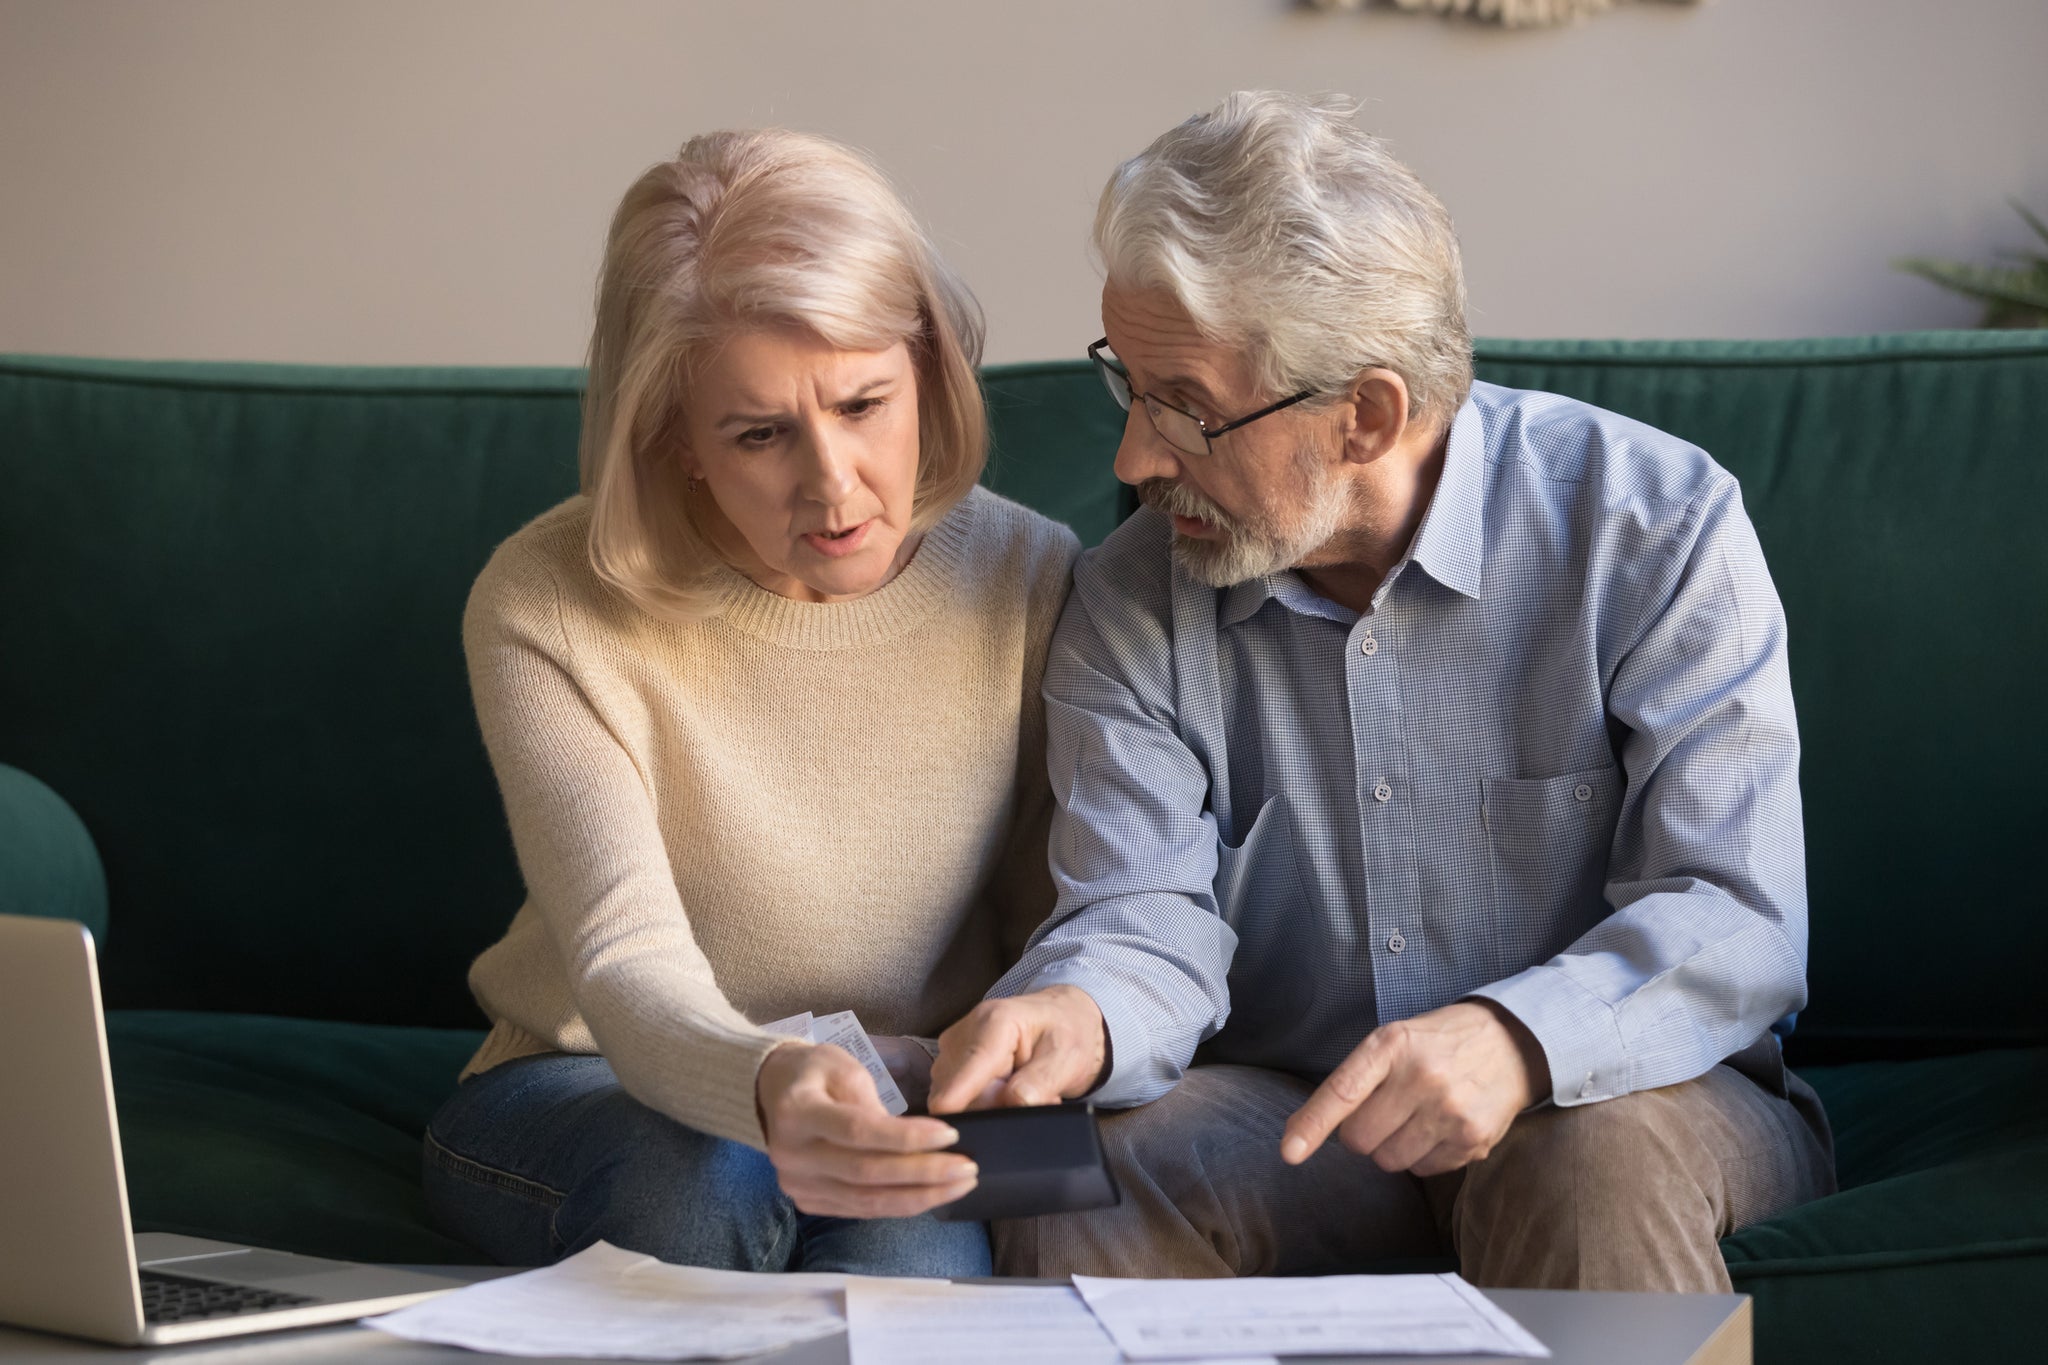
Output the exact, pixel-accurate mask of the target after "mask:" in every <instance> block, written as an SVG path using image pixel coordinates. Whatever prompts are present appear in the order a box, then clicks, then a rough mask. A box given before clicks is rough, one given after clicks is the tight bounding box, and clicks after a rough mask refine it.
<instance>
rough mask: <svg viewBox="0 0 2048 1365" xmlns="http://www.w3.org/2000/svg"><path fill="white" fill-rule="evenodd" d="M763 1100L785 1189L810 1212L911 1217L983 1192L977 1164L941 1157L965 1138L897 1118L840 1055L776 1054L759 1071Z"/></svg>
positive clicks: (927, 1122) (806, 1047)
mask: <svg viewBox="0 0 2048 1365" xmlns="http://www.w3.org/2000/svg"><path fill="white" fill-rule="evenodd" d="M880 1041H881V1040H877V1045H878V1047H879V1044H880ZM892 1041H893V1040H892ZM901 1041H904V1042H908V1041H909V1040H907V1039H904V1040H901ZM910 1046H911V1047H913V1048H916V1047H917V1045H916V1044H915V1043H911V1044H910ZM917 1050H918V1051H922V1049H921V1048H919V1049H917ZM883 1055H884V1057H885V1058H887V1057H888V1055H889V1054H888V1053H884V1054H883ZM899 1084H900V1081H899ZM754 1097H755V1102H756V1103H757V1104H758V1105H759V1106H760V1109H761V1120H762V1124H763V1126H764V1128H765V1129H766V1130H767V1134H768V1159H769V1160H770V1161H772V1162H774V1163H775V1173H776V1176H777V1178H778V1183H779V1184H780V1185H781V1186H782V1192H783V1193H784V1194H786V1195H788V1196H789V1197H790V1198H791V1199H792V1200H794V1201H795V1203H796V1206H797V1207H798V1208H799V1209H801V1210H803V1211H804V1212H805V1213H814V1214H827V1215H832V1216H836V1217H841V1218H908V1217H911V1216H913V1215H915V1214H920V1213H923V1212H924V1211H925V1210H927V1209H931V1208H936V1207H937V1206H938V1205H940V1204H950V1203H951V1202H952V1201H954V1200H955V1199H958V1198H959V1197H960V1196H961V1195H963V1194H966V1193H967V1192H968V1191H969V1190H971V1189H973V1188H974V1182H975V1176H976V1170H975V1165H974V1163H973V1162H972V1161H970V1160H968V1159H967V1158H966V1157H964V1156H961V1155H960V1154H959V1153H957V1152H946V1151H944V1150H942V1149H943V1148H946V1147H950V1146H952V1145H953V1144H954V1143H955V1142H957V1141H959V1139H960V1135H959V1134H958V1133H956V1132H954V1131H953V1128H952V1126H951V1125H950V1124H947V1123H944V1122H942V1121H940V1120H938V1119H931V1118H898V1117H896V1116H895V1115H893V1114H891V1113H890V1112H889V1111H888V1110H886V1109H884V1108H883V1107H882V1101H881V1099H880V1098H879V1097H878V1096H877V1095H876V1094H875V1083H874V1080H873V1079H872V1078H871V1077H869V1075H868V1073H867V1070H866V1069H865V1068H864V1067H862V1066H861V1064H860V1063H859V1062H857V1061H855V1060H854V1059H853V1057H852V1055H851V1054H849V1053H847V1052H846V1051H845V1050H843V1049H841V1048H836V1047H832V1046H830V1045H828V1044H816V1043H786V1044H784V1045H783V1046H781V1047H778V1048H776V1049H775V1051H773V1052H771V1053H769V1054H768V1056H767V1059H766V1060H764V1061H763V1062H762V1063H761V1069H760V1071H758V1072H757V1073H755V1077H754Z"/></svg>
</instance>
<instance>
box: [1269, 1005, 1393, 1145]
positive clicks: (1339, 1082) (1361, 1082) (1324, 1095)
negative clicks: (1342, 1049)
mask: <svg viewBox="0 0 2048 1365" xmlns="http://www.w3.org/2000/svg"><path fill="white" fill-rule="evenodd" d="M1379 1037H1380V1035H1379V1034H1378V1033H1377V1032H1374V1033H1371V1034H1368V1035H1367V1036H1366V1039H1365V1041H1364V1042H1362V1043H1360V1044H1359V1045H1358V1046H1357V1047H1355V1048H1353V1049H1352V1050H1351V1055H1350V1056H1349V1057H1346V1058H1345V1059H1344V1060H1343V1061H1342V1062H1340V1063H1338V1066H1337V1069H1336V1070H1335V1071H1332V1072H1331V1073H1330V1074H1329V1075H1328V1076H1326V1077H1324V1078H1323V1083H1322V1084H1321V1085H1319V1086H1317V1087H1316V1089H1315V1093H1314V1094H1312V1095H1310V1096H1309V1097H1308V1099H1307V1100H1306V1101H1305V1102H1304V1103H1303V1104H1302V1106H1301V1108H1299V1109H1297V1110H1295V1111H1294V1115H1293V1117H1291V1118H1289V1119H1288V1120H1287V1127H1286V1130H1285V1133H1284V1135H1283V1137H1282V1138H1281V1141H1280V1159H1281V1160H1282V1161H1285V1162H1286V1163H1287V1164H1288V1165H1290V1166H1299V1165H1300V1164H1301V1163H1302V1162H1304V1161H1306V1160H1308V1159H1309V1158H1310V1157H1311V1156H1313V1155H1315V1152H1316V1150H1317V1149H1318V1148H1320V1147H1321V1146H1322V1145H1323V1143H1324V1142H1325V1141H1326V1140H1327V1139H1328V1138H1329V1136H1330V1134H1331V1132H1332V1131H1334V1130H1335V1129H1336V1127H1337V1125H1338V1124H1340V1123H1342V1122H1343V1121H1344V1120H1345V1119H1346V1118H1347V1117H1348V1116H1349V1115H1350V1114H1351V1113H1352V1112H1353V1111H1354V1110H1356V1109H1357V1108H1358V1106H1359V1105H1361V1104H1363V1103H1365V1101H1366V1100H1367V1099H1368V1098H1370V1097H1371V1095H1372V1093H1373V1091H1374V1090H1376V1089H1378V1088H1379V1085H1380V1082H1381V1081H1384V1080H1385V1079H1386V1078H1387V1068H1388V1066H1389V1065H1390V1058H1389V1057H1388V1049H1387V1046H1386V1045H1385V1044H1384V1043H1382V1042H1379V1041H1378V1039H1379Z"/></svg>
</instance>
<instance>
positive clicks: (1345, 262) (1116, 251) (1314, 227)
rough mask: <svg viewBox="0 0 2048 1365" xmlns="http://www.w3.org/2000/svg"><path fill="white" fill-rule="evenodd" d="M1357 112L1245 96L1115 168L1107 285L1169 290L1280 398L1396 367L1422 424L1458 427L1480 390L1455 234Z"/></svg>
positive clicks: (1323, 103)
mask: <svg viewBox="0 0 2048 1365" xmlns="http://www.w3.org/2000/svg"><path fill="white" fill-rule="evenodd" d="M1357 113H1358V102H1357V101H1356V100H1353V99H1350V98H1347V97H1345V96H1342V95H1319V96H1302V95H1294V94H1287V93H1282V92H1275V91H1245V90H1240V91H1238V92H1237V93H1235V94H1233V95H1231V96H1230V97H1229V98H1227V99H1225V100H1224V101H1223V103H1221V104H1219V105H1217V106H1216V107H1215V108H1214V109H1211V110H1210V111H1209V112H1208V113H1206V114H1198V115H1196V116H1195V117H1194V118H1191V119H1189V120H1187V122H1185V123H1183V124H1181V125H1180V126H1179V127H1177V128H1173V129H1171V130H1169V131H1168V132H1166V133H1164V134H1162V135H1161V136H1160V138H1159V139H1158V140H1157V141H1155V142H1154V143H1153V144H1152V145H1151V146H1150V147H1147V148H1146V149H1145V150H1144V151H1142V152H1140V153H1138V155H1136V156H1134V157H1132V158H1131V159H1130V160H1129V161H1126V162H1124V164H1123V165H1121V166H1119V167H1117V169H1116V173H1115V174H1114V175H1112V176H1111V177H1110V179H1109V184H1108V185H1107V186H1105V187H1104V189H1103V191H1102V200H1101V203H1100V204H1099V205H1098V206H1097V208H1096V212H1095V249H1096V252H1097V253H1098V254H1099V255H1100V256H1101V258H1102V264H1103V270H1104V273H1105V274H1106V276H1107V277H1108V279H1109V281H1110V282H1111V283H1112V284H1119V285H1124V286H1127V287H1130V288H1136V289H1147V288H1158V289H1163V290H1165V291H1166V292H1167V293H1168V294H1170V295H1172V296H1173V297H1174V298H1175V299H1176V300H1177V301H1178V302H1179V303H1180V305H1181V307H1182V308H1184V309H1186V310H1187V314H1188V316H1189V317H1190V318H1192V319H1193V320H1194V322H1195V325H1196V327H1197V328H1199V329H1200V330H1201V332H1202V333H1203V334H1204V335H1205V336H1207V337H1209V338H1210V339H1211V340H1215V341H1220V342H1224V343H1227V344H1230V345H1234V346H1240V347H1242V348H1244V350H1245V351H1246V353H1247V354H1248V355H1249V357H1250V358H1251V360H1252V363H1253V366H1254V369H1255V371H1256V373H1257V375H1258V379H1259V382H1260V384H1261V385H1262V386H1263V388H1264V389H1265V391H1266V392H1268V393H1271V394H1273V395H1275V396H1276V397H1277V396H1281V395H1285V394H1290V393H1299V392H1301V391H1302V390H1304V389H1306V390H1308V391H1310V392H1313V393H1318V394H1328V393H1333V392H1337V391H1339V390H1342V389H1345V388H1348V387H1349V386H1350V384H1351V381H1352V380H1354V379H1355V378H1357V376H1358V375H1359V374H1360V372H1362V371H1364V370H1367V369H1371V368H1374V367H1377V366H1384V367H1385V368H1387V369H1390V370H1392V371H1394V372H1395V373H1396V374H1398V375H1400V376H1401V378H1402V380H1403V381H1405V382H1406V383H1407V385H1408V393H1409V403H1410V405H1411V407H1412V408H1413V410H1414V412H1415V415H1416V416H1417V417H1418V418H1421V419H1424V420H1426V421H1427V422H1429V423H1430V424H1432V425H1435V424H1439V423H1441V424H1443V425H1448V424H1449V423H1450V420H1451V417H1452V416H1453V415H1454V414H1455V413H1456V412H1457V410H1458V406H1459V404H1461V403H1463V402H1464V401H1465V394H1466V393H1467V391H1468V390H1470V389H1471V387H1472V336H1471V333H1470V332H1469V331H1468V330H1467V329H1466V322H1465V271H1464V265H1463V263H1462V262H1461V260H1460V257H1459V252H1458V237H1457V233H1456V231H1455V230H1454V229H1453V228H1452V226H1451V216H1450V214H1449V213H1447V212H1446V211H1445V210H1444V206H1443V204H1442V203H1441V202H1439V201H1438V199H1437V197H1436V196H1435V195H1433V194H1431V193H1430V192H1429V190H1428V189H1427V188H1426V187H1425V186H1424V185H1423V183H1422V182H1421V181H1420V180H1418V179H1416V178H1415V174H1414V172H1412V171H1410V170H1409V169H1408V168H1407V167H1406V166H1403V165H1402V164H1401V163H1400V162H1399V161H1396V160H1395V159H1394V157H1393V155H1392V154H1391V153H1389V152H1388V151H1387V149H1386V146H1385V145H1384V144H1383V143H1381V142H1380V140H1379V139H1377V138H1375V137H1371V136H1369V135H1368V134H1366V133H1365V132H1364V131H1362V130H1361V129H1360V128H1359V127H1358V125H1357V124H1356V122H1355V121H1354V120H1355V118H1356V116H1357Z"/></svg>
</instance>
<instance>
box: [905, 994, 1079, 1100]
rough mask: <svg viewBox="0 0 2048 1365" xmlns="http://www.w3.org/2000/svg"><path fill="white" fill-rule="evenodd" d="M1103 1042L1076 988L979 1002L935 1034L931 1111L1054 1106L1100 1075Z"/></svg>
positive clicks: (1077, 1093) (1075, 1093)
mask: <svg viewBox="0 0 2048 1365" xmlns="http://www.w3.org/2000/svg"><path fill="white" fill-rule="evenodd" d="M1108 1055H1109V1038H1108V1034H1107V1032H1106V1031H1105V1027H1104V1024H1103V1022H1102V1011H1101V1010H1100V1009H1099V1008H1097V1007H1096V1004H1095V1000H1094V997H1092V996H1090V995H1089V994H1088V992H1086V991H1084V990H1082V989H1081V988H1080V987H1078V986H1047V987H1046V988H1045V989H1044V990H1042V991H1032V992H1030V993H1029V994H1027V995H1017V996H1011V997H1009V998H1008V999H1004V1000H984V1001H982V1002H981V1003H980V1004H979V1005H976V1006H975V1007H974V1008H973V1009H972V1010H970V1011H969V1012H968V1014H967V1016H966V1017H965V1018H963V1019H962V1020H961V1021H960V1022H959V1023H957V1024H955V1025H953V1027H951V1028H949V1029H947V1030H946V1031H945V1032H944V1033H942V1034H940V1035H939V1058H938V1060H937V1061H936V1062H933V1063H932V1092H931V1112H933V1113H934V1114H956V1113H958V1112H960V1111H961V1110H962V1109H985V1108H992V1107H994V1106H997V1105H1023V1104H1055V1103H1057V1102H1058V1101H1060V1100H1063V1099H1066V1098H1069V1097H1071V1096H1074V1095H1084V1094H1086V1093H1087V1092H1088V1091H1090V1090H1091V1089H1093V1088H1094V1087H1095V1083H1096V1080H1097V1078H1098V1077H1100V1076H1101V1075H1102V1065H1103V1061H1104V1059H1105V1058H1106V1057H1108Z"/></svg>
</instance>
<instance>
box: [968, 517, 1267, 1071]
mask: <svg viewBox="0 0 2048 1365" xmlns="http://www.w3.org/2000/svg"><path fill="white" fill-rule="evenodd" d="M1115 577H1116V575H1114V574H1113V573H1109V572H1105V569H1104V565H1103V563H1102V560H1101V558H1100V552H1096V554H1093V555H1090V556H1087V557H1084V558H1083V560H1082V562H1081V564H1080V566H1079V567H1078V568H1077V569H1076V572H1075V583H1074V593H1073V596H1072V597H1071V598H1070V599H1069V601H1068V604H1067V608H1066V611H1065V613H1064V614H1063V615H1062V617H1061V619H1060V624H1059V628H1058V629H1057V631H1056V632H1055V633H1054V636H1053V642H1052V649H1051V653H1050V655H1049V657H1048V659H1047V662H1046V673H1045V700H1046V740H1047V744H1046V751H1047V764H1048V767H1049V769H1050V773H1051V778H1052V786H1053V791H1054V793H1055V795H1056V796H1057V798H1058V802H1059V808H1058V810H1057V812H1056V813H1055V815H1054V817H1053V826H1052V838H1051V847H1050V853H1051V864H1052V872H1053V880H1054V884H1055V888H1056V890H1057V892H1058V900H1057V903H1056V905H1055V907H1054V910H1053V913H1052V915H1051V916H1050V917H1049V918H1048V919H1047V920H1046V921H1045V923H1044V924H1043V925H1042V926H1040V928H1039V930H1038V932H1037V933H1036V934H1034V935H1033V936H1032V938H1031V941H1030V943H1029V944H1028V945H1027V947H1026V949H1025V952H1024V955H1023V957H1022V959H1021V960H1019V961H1018V963H1017V964H1016V966H1015V967H1013V968H1012V969H1011V970H1010V971H1009V972H1008V973H1007V974H1006V975H1005V976H1004V977H1003V978H1002V980H1001V981H999V982H997V983H996V985H995V987H994V988H993V989H992V990H991V991H990V992H989V994H990V995H991V996H992V997H993V996H1007V995H1018V994H1022V993H1024V992H1026V991H1031V990H1038V989H1042V988H1044V987H1047V986H1053V985H1061V984H1065V985H1072V986H1077V987H1079V988H1081V989H1082V990H1085V991H1086V992H1088V994H1089V995H1090V996H1091V997H1092V998H1093V999H1094V1000H1095V1003H1096V1004H1097V1006H1099V1007H1100V1008H1101V1010H1102V1015H1103V1020H1104V1023H1105V1025H1106V1026H1107V1028H1108V1032H1109V1043H1110V1054H1111V1063H1112V1065H1111V1069H1110V1073H1109V1075H1108V1077H1107V1078H1106V1079H1105V1080H1104V1082H1103V1084H1102V1085H1101V1086H1100V1087H1098V1088H1097V1090H1096V1091H1095V1092H1094V1093H1093V1095H1092V1096H1091V1098H1093V1099H1094V1100H1095V1101H1096V1102H1097V1103H1100V1104H1103V1105H1111V1106H1121V1105H1135V1104H1142V1103H1144V1102H1146V1101H1148V1100H1152V1099H1156V1098H1158V1097H1159V1096H1160V1095H1163V1094H1165V1093H1166V1092H1167V1091H1168V1090H1170V1089H1172V1088H1173V1086H1174V1084H1175V1083H1176V1082H1177V1081H1178V1080H1179V1079H1180V1077H1181V1074H1182V1072H1184V1071H1185V1070H1186V1068H1187V1066H1188V1063H1189V1060H1190V1059H1191V1058H1192V1057H1193V1055H1194V1051H1195V1048H1196V1046H1197V1045H1198V1044H1199V1043H1200V1042H1201V1041H1202V1040H1203V1039H1205V1038H1207V1037H1209V1036H1210V1035H1211V1034H1213V1033H1215V1032H1216V1030H1217V1029H1219V1028H1221V1027H1222V1026H1223V1021H1224V1019H1225V1017H1226V1016H1227V1015H1228V1013H1229V1008H1230V1006H1229V992H1228V989H1227V986H1226V984H1225V978H1226V976H1227V975H1228V973H1229V970H1230V960H1231V954H1232V952H1233V951H1234V950H1235V948H1236V945H1237V938H1236V935H1235V934H1233V933H1232V932H1231V930H1230V927H1229V926H1228V925H1227V924H1225V923H1224V921H1223V919H1222V918H1221V917H1220V915H1219V914H1218V913H1217V905H1216V899H1215V892H1214V881H1215V876H1216V863H1217V854H1216V827H1215V823H1214V819H1213V817H1212V816H1210V815H1209V814H1208V809H1207V808H1208V791H1209V777H1208V773H1207V770H1206V768H1205V767H1204V765H1203V764H1202V763H1201V761H1200V760H1199V758H1198V757H1197V756H1196V755H1195V754H1194V753H1193V752H1192V751H1191V750H1190V749H1189V747H1188V745H1187V744H1186V742H1185V741H1184V740H1183V738H1182V737H1181V735H1180V733H1179V730H1178V727H1177V725H1176V723H1175V720H1174V711H1175V707H1174V700H1175V699H1174V696H1173V675H1172V667H1171V654H1172V650H1171V643H1170V641H1169V639H1168V638H1167V632H1168V629H1169V624H1168V617H1169V614H1170V604H1169V602H1168V600H1167V595H1166V590H1165V588H1164V586H1163V585H1158V586H1159V591H1158V593H1157V597H1158V600H1157V601H1148V600H1146V599H1147V593H1146V592H1145V590H1144V588H1145V585H1142V584H1141V585H1138V586H1137V587H1136V588H1135V589H1134V588H1133V587H1132V586H1131V585H1129V584H1122V583H1116V582H1112V581H1110V580H1112V579H1113V578H1115Z"/></svg>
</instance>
